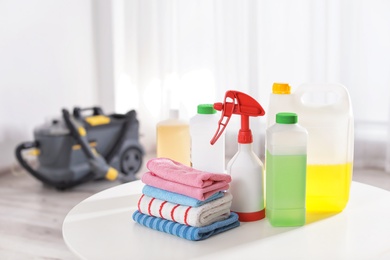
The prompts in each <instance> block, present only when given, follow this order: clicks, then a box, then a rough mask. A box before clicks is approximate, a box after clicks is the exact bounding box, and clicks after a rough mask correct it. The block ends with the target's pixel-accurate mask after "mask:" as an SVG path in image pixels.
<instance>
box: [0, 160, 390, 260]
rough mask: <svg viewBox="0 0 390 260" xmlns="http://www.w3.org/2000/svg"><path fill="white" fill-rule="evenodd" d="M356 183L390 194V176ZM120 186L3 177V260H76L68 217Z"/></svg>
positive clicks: (20, 174) (19, 173) (358, 176)
mask: <svg viewBox="0 0 390 260" xmlns="http://www.w3.org/2000/svg"><path fill="white" fill-rule="evenodd" d="M142 172H145V171H144V167H143V169H141V171H140V173H142ZM353 180H354V181H358V182H362V183H366V184H369V185H373V186H377V187H379V188H382V189H386V190H389V191H390V173H386V172H383V171H379V170H372V169H371V170H368V169H366V170H359V169H355V171H354V176H353ZM119 184H120V183H119V182H108V181H94V182H90V183H86V184H84V185H81V186H78V187H76V188H74V189H72V190H69V191H63V192H60V191H57V190H55V189H52V188H50V187H47V186H44V185H42V184H41V183H40V182H39V181H37V180H36V179H34V178H33V177H32V176H30V175H29V174H27V173H26V172H25V171H23V170H16V171H12V172H11V171H9V172H3V173H0V212H1V213H0V223H1V224H0V259H12V260H14V259H76V257H75V256H74V255H73V254H72V253H71V252H70V251H69V250H68V248H67V247H66V245H65V243H64V241H63V239H62V231H61V227H62V222H63V220H64V218H65V216H66V214H67V213H68V212H69V210H70V209H72V207H73V206H75V205H76V204H77V203H79V202H80V201H82V200H84V199H85V198H87V197H89V196H90V195H92V194H94V193H96V192H99V191H102V190H104V189H107V188H109V187H113V186H116V185H119Z"/></svg>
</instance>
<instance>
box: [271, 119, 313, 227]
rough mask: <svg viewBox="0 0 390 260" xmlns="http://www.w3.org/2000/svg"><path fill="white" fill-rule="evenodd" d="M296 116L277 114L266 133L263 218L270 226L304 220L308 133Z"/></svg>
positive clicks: (286, 225)
mask: <svg viewBox="0 0 390 260" xmlns="http://www.w3.org/2000/svg"><path fill="white" fill-rule="evenodd" d="M297 122H298V116H297V114H295V113H288V112H282V113H277V114H276V124H274V125H272V126H271V127H269V128H268V129H267V133H266V163H265V167H266V206H265V207H266V214H265V215H266V216H267V218H268V220H269V221H270V223H271V225H272V226H275V227H293V226H302V225H304V224H305V221H306V205H305V204H306V154H307V152H306V151H307V131H306V129H305V128H303V127H301V126H300V125H299V124H298V123H297Z"/></svg>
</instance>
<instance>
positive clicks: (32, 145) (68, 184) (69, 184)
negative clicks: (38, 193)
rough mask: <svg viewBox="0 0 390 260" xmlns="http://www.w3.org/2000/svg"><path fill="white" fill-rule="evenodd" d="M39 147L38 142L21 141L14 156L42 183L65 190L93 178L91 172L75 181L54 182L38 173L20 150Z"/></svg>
mask: <svg viewBox="0 0 390 260" xmlns="http://www.w3.org/2000/svg"><path fill="white" fill-rule="evenodd" d="M38 147H39V143H38V142H36V141H34V142H24V143H21V144H20V145H18V146H17V147H16V149H15V156H16V159H17V160H18V162H19V163H20V165H21V166H22V167H23V168H24V169H26V170H27V171H28V172H29V173H30V174H31V175H32V176H34V177H35V178H37V179H38V180H40V181H41V182H43V183H44V184H47V185H50V186H54V187H56V188H57V189H59V190H65V189H69V188H71V187H74V186H76V185H79V184H81V183H84V182H87V181H90V180H92V179H93V178H94V174H93V173H88V174H87V175H85V176H84V177H83V178H80V179H79V180H75V181H70V182H65V181H62V182H55V181H53V180H51V179H49V178H47V177H45V176H44V175H43V174H40V173H39V172H38V171H36V170H35V169H33V168H32V167H31V166H30V165H29V164H28V163H27V162H26V161H25V160H24V158H23V156H22V151H23V150H27V149H31V148H38Z"/></svg>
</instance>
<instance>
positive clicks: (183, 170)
mask: <svg viewBox="0 0 390 260" xmlns="http://www.w3.org/2000/svg"><path fill="white" fill-rule="evenodd" d="M146 167H147V168H148V169H149V171H151V172H152V174H153V175H155V176H158V177H160V178H162V179H164V180H167V181H172V182H176V183H180V184H184V185H188V186H192V187H197V188H204V187H208V186H210V185H213V184H214V183H216V182H223V183H225V184H227V183H229V182H231V180H232V179H231V177H230V175H228V174H225V173H209V172H204V171H200V170H196V169H194V168H191V167H188V166H186V165H183V164H181V163H179V162H176V161H173V160H171V159H168V158H153V159H150V160H149V161H148V162H147V164H146Z"/></svg>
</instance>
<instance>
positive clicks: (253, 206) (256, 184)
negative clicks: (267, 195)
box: [210, 90, 265, 221]
mask: <svg viewBox="0 0 390 260" xmlns="http://www.w3.org/2000/svg"><path fill="white" fill-rule="evenodd" d="M214 108H215V109H216V110H218V111H222V116H221V119H220V121H219V124H218V129H217V132H216V133H215V135H214V137H213V139H212V140H211V141H210V143H211V144H214V143H215V142H216V141H217V140H218V138H219V137H220V136H221V135H222V133H223V131H224V130H225V128H226V126H227V124H228V123H229V120H230V118H231V116H232V115H233V114H236V115H240V116H241V128H240V131H239V133H238V152H237V153H236V154H235V155H234V157H233V158H232V159H231V160H230V161H229V163H228V165H227V172H228V174H229V175H230V176H231V177H232V182H231V187H230V189H229V191H230V192H231V193H232V195H233V201H232V211H234V212H236V213H237V214H238V216H239V220H240V221H256V220H260V219H262V218H264V217H265V210H264V192H263V174H264V168H263V163H262V162H261V161H260V159H259V158H258V157H257V156H256V154H255V153H254V152H253V149H252V143H253V137H252V131H251V129H250V128H249V117H257V116H263V115H264V114H265V111H264V109H263V108H262V107H261V105H260V104H259V103H258V102H257V101H256V100H255V99H253V98H252V97H250V96H249V95H247V94H245V93H242V92H239V91H234V90H229V91H227V92H226V94H225V100H224V103H215V104H214ZM221 127H222V128H221Z"/></svg>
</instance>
